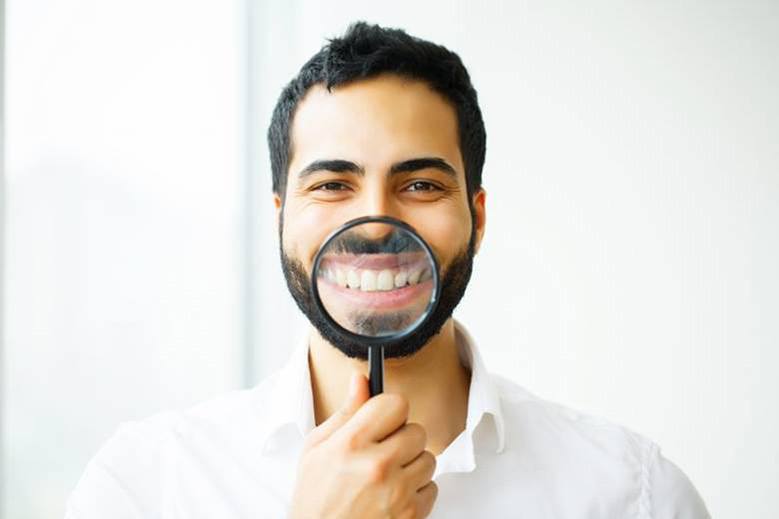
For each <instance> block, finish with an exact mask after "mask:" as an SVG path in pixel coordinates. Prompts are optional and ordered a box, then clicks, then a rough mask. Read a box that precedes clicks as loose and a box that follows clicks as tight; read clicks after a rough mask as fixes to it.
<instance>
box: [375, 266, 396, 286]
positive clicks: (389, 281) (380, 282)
mask: <svg viewBox="0 0 779 519" xmlns="http://www.w3.org/2000/svg"><path fill="white" fill-rule="evenodd" d="M376 288H378V289H379V290H392V289H393V288H395V276H393V275H392V271H390V270H382V271H381V272H379V277H378V278H377V279H376Z"/></svg>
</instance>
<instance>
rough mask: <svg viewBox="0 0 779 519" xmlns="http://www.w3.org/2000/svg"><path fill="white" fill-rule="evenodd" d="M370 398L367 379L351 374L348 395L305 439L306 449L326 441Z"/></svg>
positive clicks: (357, 374)
mask: <svg viewBox="0 0 779 519" xmlns="http://www.w3.org/2000/svg"><path fill="white" fill-rule="evenodd" d="M369 398H370V390H369V389H368V379H366V378H365V376H363V375H361V374H360V373H357V372H355V373H352V376H351V379H350V380H349V393H348V394H347V396H346V400H344V402H343V404H342V405H341V407H340V408H339V409H338V410H337V411H336V412H335V413H333V414H332V415H331V416H330V417H329V418H328V419H327V420H325V421H324V422H322V423H321V424H319V426H318V427H316V428H315V429H314V430H313V431H311V433H310V434H309V435H308V437H307V438H306V443H307V446H308V447H313V446H314V445H317V444H319V443H322V442H323V441H325V440H327V439H328V438H329V437H330V436H332V435H333V433H334V432H335V431H337V430H338V429H339V428H340V427H342V426H343V425H344V424H345V423H346V422H347V421H349V419H350V418H351V417H352V416H354V414H355V413H356V412H357V410H358V409H359V408H360V407H361V406H362V405H363V404H364V403H365V402H366V401H367V400H368V399H369Z"/></svg>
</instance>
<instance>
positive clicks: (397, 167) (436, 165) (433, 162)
mask: <svg viewBox="0 0 779 519" xmlns="http://www.w3.org/2000/svg"><path fill="white" fill-rule="evenodd" d="M428 168H432V169H437V170H439V171H441V172H443V173H446V174H447V175H449V176H451V177H453V178H456V177H457V171H456V170H455V169H454V168H453V167H452V166H451V165H450V164H449V163H448V162H446V161H445V160H444V159H442V158H440V157H420V158H417V159H410V160H404V161H403V162H398V163H395V164H393V165H392V166H391V167H390V171H389V174H390V176H392V175H399V174H401V173H413V172H414V171H419V170H421V169H428ZM320 171H332V172H333V173H353V174H355V175H360V176H365V168H363V167H361V166H359V165H357V164H355V163H354V162H351V161H348V160H339V159H325V160H315V161H314V162H312V163H311V164H309V165H308V166H306V167H305V168H303V169H302V170H301V171H300V173H298V178H300V179H302V178H305V177H307V176H309V175H312V174H314V173H317V172H320Z"/></svg>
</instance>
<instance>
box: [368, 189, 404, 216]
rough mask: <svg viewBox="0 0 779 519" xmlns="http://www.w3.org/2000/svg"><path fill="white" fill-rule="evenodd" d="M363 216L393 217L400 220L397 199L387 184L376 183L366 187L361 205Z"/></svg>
mask: <svg viewBox="0 0 779 519" xmlns="http://www.w3.org/2000/svg"><path fill="white" fill-rule="evenodd" d="M360 205H361V207H360V211H361V213H362V214H361V216H392V217H395V218H400V215H399V214H396V213H397V207H396V206H395V199H394V198H393V194H392V192H391V188H390V187H389V186H387V185H386V184H385V182H375V183H374V185H366V188H365V190H364V191H363V200H362V204H360Z"/></svg>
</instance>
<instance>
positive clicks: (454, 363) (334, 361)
mask: <svg viewBox="0 0 779 519" xmlns="http://www.w3.org/2000/svg"><path fill="white" fill-rule="evenodd" d="M309 368H310V371H311V388H312V391H313V397H314V416H315V418H316V423H317V425H319V424H320V423H322V422H323V421H325V420H326V419H327V418H328V417H329V416H330V415H332V414H333V413H334V412H335V411H336V410H337V409H338V408H339V407H340V406H341V403H342V402H343V401H344V399H345V398H346V394H347V389H348V384H349V377H350V375H351V373H352V372H354V371H359V372H360V373H362V374H364V375H365V376H368V363H367V362H366V361H364V360H359V359H350V358H348V357H347V356H346V355H344V354H343V353H341V352H340V351H339V350H338V349H336V348H335V347H334V346H332V345H331V344H330V343H329V342H327V341H326V340H325V339H324V338H322V336H321V335H319V333H318V332H317V331H316V329H313V328H312V332H311V335H310V349H309ZM469 386H470V373H469V372H468V370H466V369H465V368H464V367H463V366H462V364H461V363H460V357H459V353H458V351H457V342H456V339H455V329H454V321H453V320H452V319H449V320H448V321H447V322H446V323H445V324H444V326H443V327H442V328H441V331H440V333H438V334H437V335H435V336H434V337H433V338H432V339H430V341H429V342H428V343H427V344H425V346H424V347H423V348H422V349H421V350H419V351H418V352H416V353H415V354H414V355H412V356H410V357H404V358H400V359H389V358H388V359H386V360H385V362H384V391H385V392H387V393H396V394H401V395H403V396H405V397H406V398H407V399H408V401H409V418H408V421H409V422H415V423H418V424H420V425H421V426H422V427H424V428H425V430H426V431H427V442H428V443H427V450H429V451H431V452H432V453H433V454H436V455H437V454H440V453H441V452H443V450H444V449H445V448H446V447H447V445H449V444H450V443H451V442H452V441H453V440H454V439H455V438H456V437H457V435H459V434H460V433H461V432H462V431H463V430H464V429H465V420H466V417H467V411H468V389H469Z"/></svg>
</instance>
